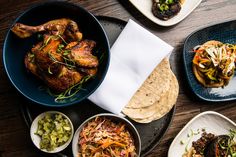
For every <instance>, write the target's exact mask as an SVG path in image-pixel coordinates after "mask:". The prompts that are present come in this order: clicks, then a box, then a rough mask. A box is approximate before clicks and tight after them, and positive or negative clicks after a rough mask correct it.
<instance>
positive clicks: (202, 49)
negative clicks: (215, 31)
mask: <svg viewBox="0 0 236 157" xmlns="http://www.w3.org/2000/svg"><path fill="white" fill-rule="evenodd" d="M194 52H195V56H194V58H193V73H194V75H195V76H196V79H197V80H198V81H199V82H200V83H201V84H202V85H203V86H204V87H224V86H226V85H227V84H228V83H229V81H230V79H231V78H232V77H233V75H234V71H235V61H236V45H232V44H223V43H221V42H219V41H208V42H206V43H204V44H203V45H199V46H196V47H195V48H194Z"/></svg>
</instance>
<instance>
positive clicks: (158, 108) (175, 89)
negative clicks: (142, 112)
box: [132, 75, 179, 123]
mask: <svg viewBox="0 0 236 157" xmlns="http://www.w3.org/2000/svg"><path fill="white" fill-rule="evenodd" d="M178 93H179V85H178V81H177V79H176V77H175V76H174V75H173V77H172V83H171V88H170V90H169V91H168V92H167V96H165V97H162V99H163V100H162V101H160V102H164V103H163V104H161V103H156V104H154V105H153V106H155V109H154V110H155V113H154V114H153V115H152V116H150V117H148V118H143V119H138V118H132V119H133V120H134V121H136V122H138V123H150V122H152V121H154V120H158V119H160V118H161V117H163V116H164V115H166V114H167V113H168V112H169V111H170V110H171V109H172V107H173V106H174V104H175V103H176V100H177V97H178Z"/></svg>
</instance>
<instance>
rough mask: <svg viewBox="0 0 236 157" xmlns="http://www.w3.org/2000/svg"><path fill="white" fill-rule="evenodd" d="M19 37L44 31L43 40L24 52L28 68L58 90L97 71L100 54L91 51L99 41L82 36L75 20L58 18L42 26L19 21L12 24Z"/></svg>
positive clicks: (63, 89)
mask: <svg viewBox="0 0 236 157" xmlns="http://www.w3.org/2000/svg"><path fill="white" fill-rule="evenodd" d="M11 30H12V32H14V33H15V34H16V35H17V36H19V37H20V38H27V37H30V36H31V35H33V34H34V33H39V32H40V33H43V41H40V42H38V43H36V44H35V46H33V47H32V49H31V51H30V52H28V53H27V54H26V56H25V61H24V62H25V66H26V68H27V69H28V70H29V71H30V72H31V73H32V74H34V75H35V76H37V77H38V78H40V79H41V80H43V81H44V82H45V83H46V84H47V85H48V87H50V88H51V89H53V90H54V91H55V92H63V91H65V90H66V89H68V88H69V87H71V86H73V85H75V84H77V83H79V82H80V81H81V80H82V79H83V78H84V77H85V76H88V75H89V76H94V75H96V73H97V67H98V64H99V62H98V58H97V57H96V56H94V55H93V54H92V50H93V49H94V47H95V46H96V42H95V41H92V40H82V33H81V32H80V31H79V28H78V25H77V24H76V22H74V21H72V20H70V19H57V20H52V21H49V22H47V23H45V24H42V25H39V26H27V25H24V24H21V23H16V24H15V25H14V26H13V27H12V29H11Z"/></svg>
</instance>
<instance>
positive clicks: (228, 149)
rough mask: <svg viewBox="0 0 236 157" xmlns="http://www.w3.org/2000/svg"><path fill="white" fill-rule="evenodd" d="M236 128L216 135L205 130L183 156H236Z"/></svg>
mask: <svg viewBox="0 0 236 157" xmlns="http://www.w3.org/2000/svg"><path fill="white" fill-rule="evenodd" d="M235 138H236V130H230V134H229V135H219V136H216V135H214V134H212V133H206V132H204V133H203V134H202V136H201V138H200V139H198V140H197V141H194V142H193V143H192V147H191V148H190V149H189V150H187V152H186V153H185V154H184V155H183V156H182V157H236V139H235Z"/></svg>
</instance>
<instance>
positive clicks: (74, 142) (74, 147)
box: [72, 113, 141, 157]
mask: <svg viewBox="0 0 236 157" xmlns="http://www.w3.org/2000/svg"><path fill="white" fill-rule="evenodd" d="M97 117H104V118H107V119H108V120H111V121H112V122H114V123H122V124H124V125H125V128H126V129H127V130H128V132H129V133H130V135H131V136H132V138H133V141H134V146H135V149H136V151H135V152H136V154H137V156H138V157H139V156H140V153H141V139H140V136H139V133H138V131H137V130H136V128H135V127H134V125H133V124H132V123H131V122H129V121H128V120H127V119H125V118H123V117H120V116H117V115H115V114H109V113H102V114H97V115H94V116H92V117H90V118H88V119H87V120H85V121H84V122H83V123H82V124H81V125H80V126H79V127H78V129H77V130H76V132H75V134H74V137H73V140H72V152H73V156H74V157H77V156H78V152H79V147H78V142H79V140H80V133H81V131H82V130H83V128H84V127H85V126H86V125H87V124H88V123H89V122H91V121H92V120H93V119H95V118H97Z"/></svg>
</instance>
